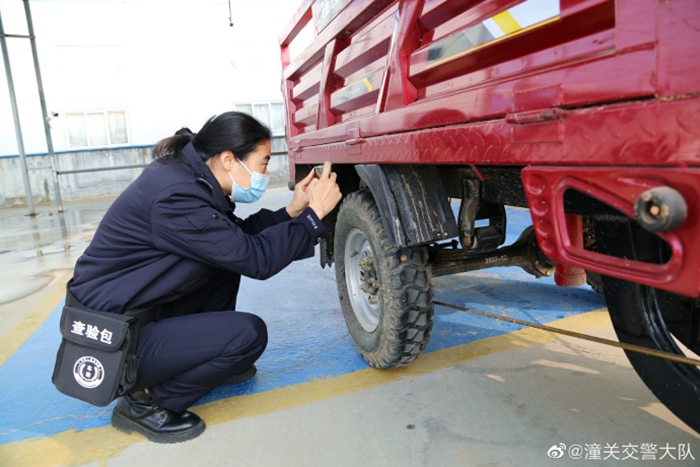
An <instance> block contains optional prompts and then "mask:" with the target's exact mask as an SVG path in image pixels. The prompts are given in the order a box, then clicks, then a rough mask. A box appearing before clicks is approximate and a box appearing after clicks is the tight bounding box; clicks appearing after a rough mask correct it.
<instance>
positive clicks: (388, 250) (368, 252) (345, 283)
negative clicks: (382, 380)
mask: <svg viewBox="0 0 700 467" xmlns="http://www.w3.org/2000/svg"><path fill="white" fill-rule="evenodd" d="M334 248H335V250H334V257H335V272H336V282H337V285H338V295H339V297H340V305H341V307H342V310H343V315H344V316H345V321H346V323H347V326H348V329H349V330H350V335H351V336H352V339H353V341H354V342H355V346H356V347H357V349H358V350H359V352H360V354H361V355H362V357H363V358H364V359H365V361H367V363H368V364H369V365H370V366H372V367H375V368H393V367H397V366H403V365H407V364H408V363H410V362H412V361H413V360H415V359H416V358H417V357H418V355H420V353H421V352H422V351H423V350H424V349H425V346H426V345H427V344H428V340H429V338H430V331H431V330H432V327H433V301H432V298H433V287H432V281H431V279H432V274H431V271H430V266H429V264H428V252H427V249H426V248H425V247H413V248H396V247H394V246H392V245H391V243H389V241H388V239H387V236H386V232H385V229H384V227H383V225H382V219H381V217H380V215H379V210H378V209H377V205H376V204H375V202H374V198H373V197H372V195H371V194H370V193H369V192H368V191H366V190H362V191H358V192H355V193H352V194H350V195H349V196H347V197H346V198H345V200H344V201H343V204H342V205H341V207H340V211H339V213H338V221H337V223H336V230H335V245H334Z"/></svg>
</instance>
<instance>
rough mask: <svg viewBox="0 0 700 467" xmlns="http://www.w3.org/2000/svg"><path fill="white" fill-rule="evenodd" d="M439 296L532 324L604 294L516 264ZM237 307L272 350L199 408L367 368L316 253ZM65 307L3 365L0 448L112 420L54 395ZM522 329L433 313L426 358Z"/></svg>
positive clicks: (519, 218)
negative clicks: (263, 332) (253, 318)
mask: <svg viewBox="0 0 700 467" xmlns="http://www.w3.org/2000/svg"><path fill="white" fill-rule="evenodd" d="M508 216H509V217H508V241H507V243H512V242H514V241H515V240H516V239H517V237H518V236H519V234H520V232H521V231H522V230H523V229H524V228H525V227H526V226H527V225H529V224H530V215H529V213H528V212H527V211H524V210H510V209H509V210H508ZM435 298H436V299H439V300H441V301H445V302H449V303H454V304H456V305H463V306H466V307H470V308H475V309H479V310H484V311H490V312H494V313H505V314H507V315H508V316H511V317H515V318H520V319H524V320H528V321H535V322H538V323H547V322H551V321H554V320H556V319H560V318H564V317H568V316H571V315H575V314H580V313H583V312H587V311H591V310H596V309H599V308H601V307H604V306H605V303H604V301H603V299H602V297H600V296H599V295H598V294H596V293H595V292H593V291H592V290H591V289H590V288H588V287H578V288H561V287H557V286H556V285H555V284H554V282H553V280H552V279H551V278H546V279H535V278H534V277H532V276H529V275H528V274H527V273H525V272H524V271H522V270H521V269H519V268H493V269H488V270H484V271H477V272H472V273H464V274H458V275H454V276H446V277H441V278H436V279H435ZM238 306H239V307H240V309H241V310H244V311H250V312H253V313H255V314H258V315H259V316H261V317H262V318H263V319H264V320H265V321H266V322H267V324H268V330H269V333H270V338H269V345H268V348H267V351H266V352H265V354H264V355H263V356H262V358H261V359H260V360H259V362H258V363H257V366H258V370H259V373H258V376H257V377H256V378H255V379H253V380H251V381H249V382H246V383H243V384H240V385H237V386H229V387H219V388H217V389H215V390H214V391H213V392H212V393H210V394H209V395H207V396H206V397H205V398H203V399H202V400H201V401H200V402H199V403H200V404H202V403H206V402H210V401H214V400H218V399H222V398H227V397H231V396H235V395H243V394H254V393H259V392H263V391H270V390H273V389H277V388H280V387H284V386H290V385H294V384H298V383H302V382H307V381H310V380H312V379H316V378H324V377H329V376H337V375H342V374H346V373H351V372H354V371H357V370H361V369H365V368H367V364H366V363H365V362H364V360H363V359H362V358H361V357H360V356H359V354H358V353H357V351H356V349H355V346H354V344H353V343H352V340H351V339H350V336H349V334H348V331H347V328H346V326H345V321H344V319H343V316H342V312H341V311H340V305H339V303H338V298H337V293H336V286H335V278H334V273H333V269H332V268H325V269H321V268H320V267H319V265H318V256H316V257H314V258H310V259H307V260H304V261H299V262H296V263H294V264H292V265H291V266H290V267H289V268H287V269H286V270H284V271H282V272H281V273H280V274H278V275H277V276H275V277H273V278H272V279H269V280H267V281H264V282H262V281H256V280H251V279H246V278H244V279H243V283H242V285H241V294H240V296H239V300H238ZM61 307H62V304H60V305H59V306H57V307H56V309H55V310H54V311H53V312H52V313H51V315H50V316H49V318H48V319H47V320H46V321H45V322H44V323H43V324H42V326H41V327H40V328H39V329H38V330H37V332H36V333H34V335H32V337H31V338H30V339H29V340H27V342H26V343H25V344H24V345H23V346H22V347H21V348H20V349H19V350H18V351H17V352H16V353H15V354H14V355H13V356H12V357H10V358H9V359H8V360H7V362H6V363H5V365H3V366H2V367H0V407H2V408H3V417H2V420H0V443H9V442H12V441H18V440H23V439H29V438H35V437H42V436H51V435H54V434H57V433H60V432H63V431H66V430H77V431H81V430H85V429H88V428H97V427H102V426H106V425H108V424H109V418H110V415H111V408H112V406H111V405H110V406H108V407H93V406H91V405H89V404H86V403H83V402H80V401H77V400H75V399H71V398H69V397H67V396H64V395H62V394H60V393H59V392H58V391H57V390H56V389H55V388H54V387H53V385H52V384H51V373H52V371H53V364H54V359H55V355H56V350H57V349H58V345H59V341H60V337H59V331H58V320H59V315H60V310H61ZM520 328H521V327H520V326H517V325H514V324H510V323H503V322H497V321H495V320H491V319H488V318H484V317H480V316H474V315H471V314H468V313H463V312H458V311H454V310H448V309H444V308H442V307H436V309H435V321H434V326H433V333H432V337H431V340H430V344H429V345H428V347H427V349H426V352H435V351H437V350H440V349H444V348H448V347H452V346H456V345H461V344H465V343H468V342H473V341H476V340H479V339H483V338H486V337H492V336H496V335H500V334H505V333H509V332H512V331H514V330H517V329H520ZM231 403H235V399H233V400H232V401H231Z"/></svg>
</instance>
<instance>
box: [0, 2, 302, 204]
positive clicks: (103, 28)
mask: <svg viewBox="0 0 700 467" xmlns="http://www.w3.org/2000/svg"><path fill="white" fill-rule="evenodd" d="M298 4H299V1H297V0H231V10H232V14H233V23H234V26H233V27H230V26H229V7H228V2H227V1H226V0H201V1H199V0H121V1H116V0H114V1H112V0H99V1H97V0H94V1H87V0H86V1H78V0H72V1H71V0H32V1H30V5H31V10H32V17H33V20H34V30H35V34H36V41H37V47H38V52H39V59H40V64H41V72H42V77H43V82H44V88H45V93H46V101H47V106H48V110H49V112H52V113H55V114H57V116H56V117H55V118H52V119H51V127H52V137H53V142H54V149H55V150H56V151H57V152H61V151H70V150H71V147H70V145H69V141H68V132H67V129H66V113H70V112H75V111H101V110H111V109H116V110H119V109H124V110H125V112H126V116H127V130H128V134H129V144H128V145H127V146H149V145H152V144H155V143H156V142H157V141H158V140H160V139H162V138H164V137H166V136H169V135H171V134H172V133H173V132H175V131H176V130H177V129H178V128H180V127H181V126H187V127H189V128H191V129H192V130H193V131H197V130H199V128H200V127H201V125H202V124H203V123H204V121H205V120H206V119H207V118H208V117H210V116H212V115H214V114H217V113H219V112H223V111H227V110H231V109H233V108H234V107H233V106H234V103H240V102H264V101H281V99H282V95H281V91H280V76H281V65H280V58H279V45H278V35H279V33H280V31H281V30H282V28H283V27H284V25H286V24H287V22H288V21H289V19H290V18H291V17H292V15H293V13H294V11H296V9H297V7H298ZM0 13H1V14H2V20H3V23H4V27H5V32H6V33H11V34H26V33H27V31H26V26H25V20H24V10H23V6H22V2H21V1H20V0H0ZM7 41H8V47H9V49H10V60H11V67H12V73H13V77H14V84H15V92H16V94H17V98H18V104H19V110H20V121H21V126H22V134H23V138H24V146H25V151H26V153H28V154H41V153H46V142H45V138H44V130H43V126H42V121H41V112H40V106H39V99H38V93H37V89H36V81H35V77H34V69H33V65H32V56H31V49H30V47H29V41H28V40H26V39H12V38H9V39H7ZM0 122H2V124H1V125H0V170H5V171H6V170H9V169H8V168H7V167H9V166H11V165H12V166H14V165H18V164H9V165H8V164H2V163H1V162H2V159H3V158H7V157H10V158H11V157H16V156H17V154H18V148H17V144H16V138H15V130H14V126H13V125H12V113H11V107H10V99H9V93H8V90H7V83H6V80H5V74H4V72H3V73H2V74H1V76H0ZM35 165H41V164H35ZM47 175H50V174H47ZM0 178H1V179H2V180H3V187H5V188H7V186H8V185H7V182H6V180H8V176H7V174H4V175H3V177H0ZM9 178H10V179H12V178H13V177H12V176H10V177H9ZM34 178H36V181H33V182H32V183H33V184H34V183H36V184H37V186H36V187H34V186H33V187H32V191H34V190H35V189H36V192H35V193H37V194H38V193H41V192H42V191H45V185H46V183H45V179H46V177H41V176H37V177H33V179H34ZM15 179H16V180H17V182H19V183H20V184H21V175H20V173H17V174H16V175H15ZM42 180H43V181H42ZM3 187H0V192H2V191H3V190H4V189H5V188H3ZM22 193H23V190H22ZM5 196H7V195H4V194H2V193H0V205H1V204H2V199H3V198H4V197H5Z"/></svg>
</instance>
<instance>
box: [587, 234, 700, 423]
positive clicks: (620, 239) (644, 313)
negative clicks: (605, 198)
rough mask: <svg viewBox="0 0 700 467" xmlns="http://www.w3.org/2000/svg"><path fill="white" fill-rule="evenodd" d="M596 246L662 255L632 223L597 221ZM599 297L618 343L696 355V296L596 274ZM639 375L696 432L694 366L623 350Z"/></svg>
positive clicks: (698, 383) (699, 419)
mask: <svg viewBox="0 0 700 467" xmlns="http://www.w3.org/2000/svg"><path fill="white" fill-rule="evenodd" d="M596 235H598V236H599V238H601V239H605V241H601V242H599V244H598V245H599V248H598V250H599V251H601V252H603V253H606V254H611V253H613V252H616V253H617V254H618V255H624V257H626V258H632V259H638V260H643V261H655V262H659V261H662V260H664V259H667V255H668V253H667V252H665V251H664V248H663V246H661V245H660V244H659V242H658V241H657V240H655V239H653V238H650V237H648V236H647V237H643V236H642V235H640V230H639V228H638V227H637V226H636V225H634V224H633V223H632V222H629V223H627V224H623V223H619V222H618V223H616V222H605V221H603V222H599V223H598V225H597V226H596ZM602 283H603V289H604V293H605V301H606V303H607V305H608V310H609V312H610V318H611V320H612V323H613V327H614V328H615V333H616V334H617V337H618V339H619V340H620V342H624V343H627V344H634V345H638V346H641V347H646V348H649V349H654V350H661V351H664V352H669V353H672V354H675V355H678V356H685V357H689V358H692V359H698V355H700V301H698V300H697V299H695V298H690V297H683V296H680V295H676V294H672V293H670V292H665V291H662V290H658V289H655V288H652V287H647V286H643V285H640V284H636V283H633V282H628V281H625V280H622V279H616V278H613V277H609V276H602ZM625 353H626V354H627V358H628V359H629V361H630V363H631V364H632V367H633V368H634V369H635V371H636V372H637V374H638V375H639V377H640V378H641V379H642V381H644V383H645V384H646V385H647V387H648V388H649V389H650V390H651V391H652V392H653V393H654V395H655V396H656V397H657V398H658V399H659V400H660V401H661V402H662V403H663V404H664V405H665V406H666V407H668V409H669V410H671V412H673V413H674V414H675V415H676V416H678V418H680V419H681V420H683V421H684V422H685V423H687V424H688V426H690V427H691V428H692V429H694V430H695V431H698V432H700V369H699V368H698V367H697V366H694V365H688V364H685V363H679V362H676V361H674V360H669V359H665V358H660V357H656V356H651V355H647V354H644V353H638V352H632V351H627V350H625Z"/></svg>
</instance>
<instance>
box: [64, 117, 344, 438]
mask: <svg viewBox="0 0 700 467" xmlns="http://www.w3.org/2000/svg"><path fill="white" fill-rule="evenodd" d="M153 156H154V158H155V159H156V160H155V161H154V162H153V163H151V164H150V165H149V166H148V167H147V168H146V169H145V170H144V171H143V173H142V174H141V175H140V176H139V177H138V179H137V180H135V181H134V182H133V183H132V184H131V185H130V186H129V187H128V188H127V189H126V190H125V191H124V192H123V193H122V194H121V195H120V196H119V197H118V198H117V199H116V200H115V202H114V204H113V205H112V206H111V207H110V208H109V210H108V211H107V213H106V214H105V216H104V218H103V220H102V221H101V223H100V225H99V227H98V229H97V231H96V232H95V236H94V238H93V240H92V241H91V243H90V245H89V246H88V247H87V249H86V250H85V252H84V254H83V255H82V256H81V257H80V258H79V259H78V261H77V264H76V266H75V273H74V277H73V280H72V282H71V283H70V284H69V292H68V297H69V298H71V299H72V300H73V301H75V302H77V303H79V305H81V306H84V307H86V308H89V309H92V310H99V311H108V312H113V313H125V312H127V311H129V310H134V309H138V308H143V307H151V308H152V307H153V306H157V309H158V317H157V321H154V322H151V323H149V324H146V325H145V326H143V327H142V328H141V329H140V331H139V334H138V340H137V346H136V355H137V357H138V358H139V369H138V377H137V380H136V386H135V388H134V390H139V392H138V393H132V394H127V395H125V396H123V397H121V398H120V399H119V401H118V402H117V405H116V407H115V408H114V410H113V413H112V425H113V426H115V427H116V428H118V429H120V430H122V431H126V432H131V431H133V430H136V431H138V432H140V433H142V434H144V435H145V436H146V437H147V438H148V439H150V440H151V441H154V442H161V443H173V442H180V441H185V440H188V439H192V438H194V437H196V436H198V435H199V434H201V433H202V432H203V431H204V428H205V425H204V421H203V420H202V419H200V418H199V417H198V416H197V415H196V414H194V413H192V412H188V411H187V410H186V409H187V408H188V407H190V406H191V405H192V404H193V403H194V402H195V401H197V400H198V399H200V398H201V397H202V396H204V395H205V394H207V393H208V392H210V391H211V390H212V389H213V388H215V387H216V386H218V385H220V384H222V383H225V382H226V380H228V379H230V378H231V377H234V378H235V377H236V375H239V379H240V375H241V374H245V373H248V374H250V373H251V370H254V367H253V363H254V362H255V361H256V360H257V359H258V357H260V355H261V354H262V353H263V351H264V350H265V346H266V344H267V330H266V327H265V323H264V322H263V321H262V320H261V319H260V318H258V317H257V316H255V315H252V314H248V313H242V312H234V311H230V310H235V307H236V295H237V294H238V287H239V283H240V277H241V275H245V276H247V277H252V278H256V279H265V278H268V277H271V276H273V275H274V274H276V273H278V272H279V271H280V270H282V269H283V268H284V267H286V266H287V265H288V264H290V263H291V262H292V261H294V260H297V259H302V258H308V257H310V256H313V251H314V245H315V244H316V243H317V241H318V239H319V238H320V237H321V236H323V235H324V234H325V230H324V227H323V224H322V223H321V219H322V218H323V217H324V216H325V215H326V214H328V213H329V212H330V211H331V210H332V209H333V208H334V207H335V206H336V204H337V203H338V202H339V201H340V198H341V194H340V190H339V188H338V185H337V184H336V182H335V179H336V174H335V173H331V171H330V163H328V162H327V163H326V165H325V166H324V171H323V174H322V175H321V177H320V178H318V179H315V178H313V172H312V173H311V174H309V176H308V177H307V178H306V179H304V180H303V181H302V182H300V183H298V184H297V187H296V188H295V191H294V195H293V197H292V200H291V202H290V204H289V205H288V206H287V207H286V208H283V209H280V210H278V211H276V212H272V211H269V210H265V209H263V210H261V211H260V212H258V213H257V214H254V215H252V216H250V217H248V218H247V219H245V220H241V219H239V218H237V217H236V216H235V215H234V213H233V211H234V209H235V203H236V202H243V203H248V202H252V201H255V200H257V199H258V198H259V197H260V196H261V195H262V193H263V192H264V191H265V188H266V186H267V182H268V178H269V176H268V175H267V164H268V161H269V159H270V131H269V130H268V129H267V128H266V127H265V126H263V125H262V124H260V123H259V122H258V121H257V120H255V119H254V118H252V117H250V116H248V115H246V114H242V113H238V112H227V113H223V114H220V115H218V116H216V117H213V118H211V119H209V121H207V122H206V123H205V125H204V126H203V127H202V129H201V130H200V131H199V133H197V134H192V133H191V132H189V131H179V132H178V133H176V135H175V136H173V137H170V138H167V139H165V140H163V141H161V142H160V143H158V145H157V146H156V147H155V148H154V150H153ZM229 201H231V202H229ZM140 390H145V392H141V391H140Z"/></svg>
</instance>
